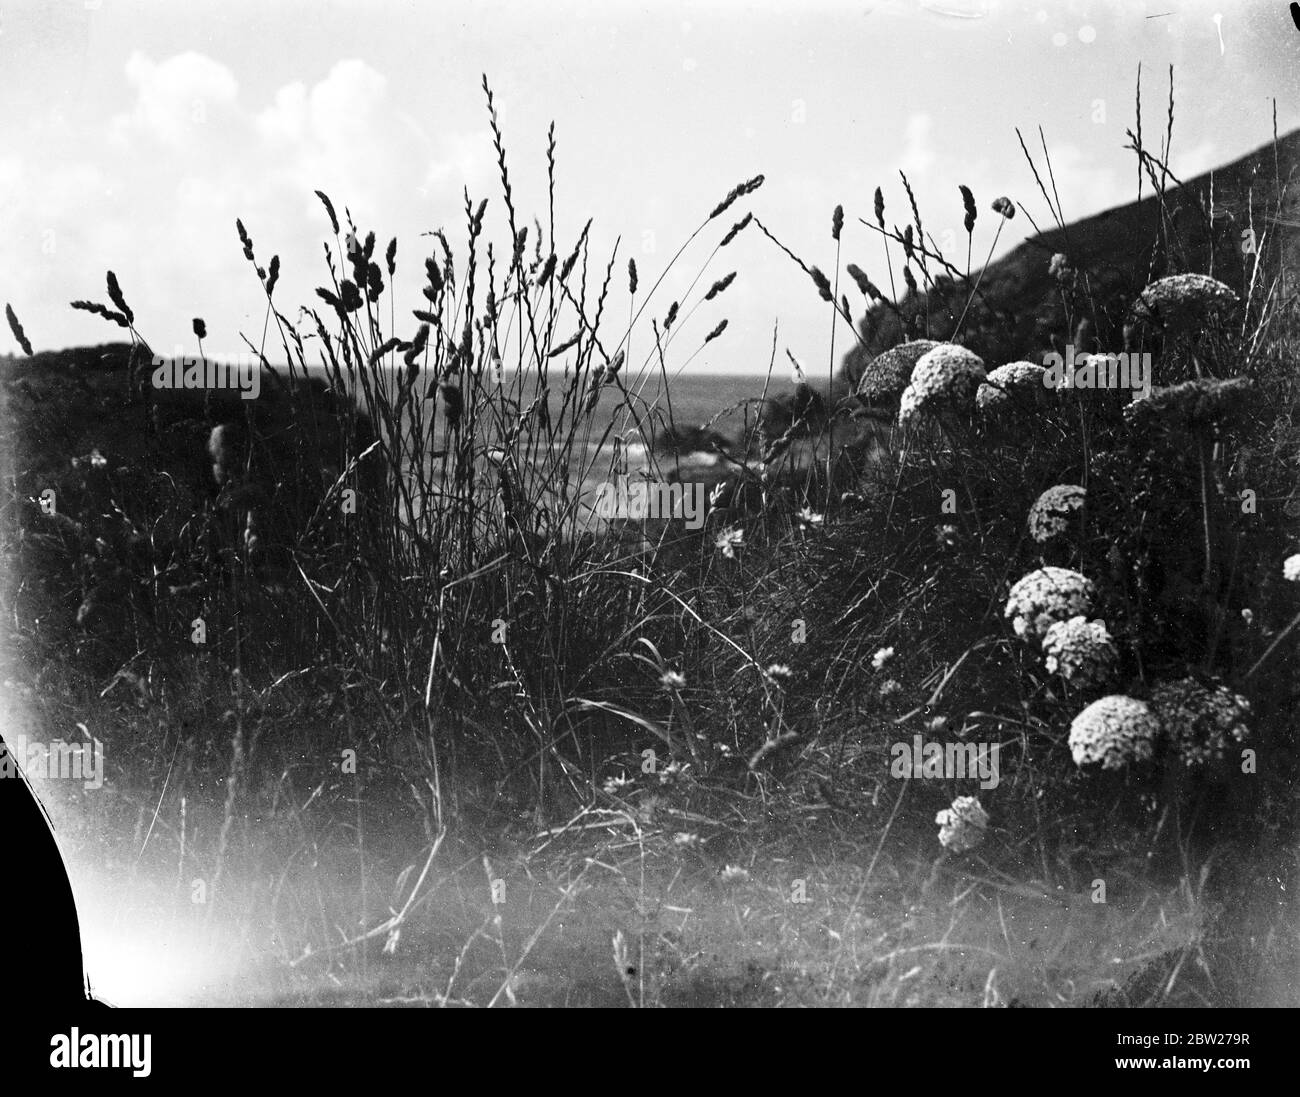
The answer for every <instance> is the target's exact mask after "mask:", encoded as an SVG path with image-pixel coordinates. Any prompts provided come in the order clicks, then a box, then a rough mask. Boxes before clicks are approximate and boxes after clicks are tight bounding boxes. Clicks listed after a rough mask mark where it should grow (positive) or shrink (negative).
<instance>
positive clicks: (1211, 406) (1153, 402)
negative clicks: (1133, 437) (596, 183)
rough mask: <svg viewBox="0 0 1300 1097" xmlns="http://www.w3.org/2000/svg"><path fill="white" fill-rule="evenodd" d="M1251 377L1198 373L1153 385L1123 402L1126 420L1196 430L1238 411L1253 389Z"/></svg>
mask: <svg viewBox="0 0 1300 1097" xmlns="http://www.w3.org/2000/svg"><path fill="white" fill-rule="evenodd" d="M1254 385H1255V383H1254V381H1252V380H1251V379H1250V378H1249V377H1230V378H1228V379H1226V380H1223V379H1220V378H1218V377H1197V378H1195V379H1194V380H1191V381H1183V382H1181V383H1180V384H1177V385H1169V386H1168V387H1167V388H1158V389H1153V390H1152V391H1151V393H1150V394H1149V395H1147V396H1139V397H1138V398H1137V399H1136V400H1133V401H1132V402H1131V403H1128V404H1125V405H1124V421H1125V422H1126V423H1128V424H1129V426H1131V427H1136V428H1139V429H1148V428H1150V427H1152V426H1160V427H1164V428H1170V429H1176V428H1180V427H1181V428H1183V429H1187V430H1195V429H1197V428H1200V427H1205V426H1211V425H1213V424H1215V423H1218V422H1221V421H1223V420H1225V419H1228V418H1229V417H1231V416H1232V415H1234V414H1236V413H1237V412H1239V411H1240V410H1241V409H1242V408H1243V407H1244V406H1245V405H1246V402H1247V401H1248V400H1249V399H1250V397H1251V395H1252V393H1253V391H1254Z"/></svg>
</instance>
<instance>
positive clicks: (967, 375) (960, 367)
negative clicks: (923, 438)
mask: <svg viewBox="0 0 1300 1097" xmlns="http://www.w3.org/2000/svg"><path fill="white" fill-rule="evenodd" d="M984 379H985V373H984V362H983V360H982V359H981V358H980V356H979V355H978V354H975V353H974V352H973V351H969V350H967V349H966V348H965V347H963V346H958V345H957V344H956V343H940V344H939V345H938V346H937V347H935V348H934V349H933V350H929V351H926V352H925V354H923V355H921V357H920V359H919V360H918V361H917V363H916V367H915V368H914V369H913V370H912V378H911V380H910V381H908V383H907V388H905V389H904V390H903V395H902V397H901V399H900V400H899V407H898V421H899V423H901V424H904V425H906V424H907V423H910V422H913V421H914V420H916V419H918V418H920V417H922V416H925V415H932V414H934V413H935V412H937V411H941V410H944V409H952V408H961V407H965V406H967V405H969V404H970V403H971V402H972V401H973V400H974V399H975V392H976V390H977V389H978V388H979V385H980V382H981V381H983V380H984Z"/></svg>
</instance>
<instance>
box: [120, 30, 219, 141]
mask: <svg viewBox="0 0 1300 1097" xmlns="http://www.w3.org/2000/svg"><path fill="white" fill-rule="evenodd" d="M126 78H127V81H128V82H129V83H130V84H132V85H133V86H134V87H135V89H136V102H135V106H134V108H133V109H132V111H131V112H130V113H129V114H125V115H119V116H118V117H117V118H115V119H114V120H113V123H112V128H113V134H114V137H115V138H116V139H117V140H118V141H120V142H123V143H126V142H129V141H130V140H131V139H132V138H133V137H134V136H136V135H138V134H143V135H146V136H148V137H152V138H154V139H156V140H158V141H161V142H162V143H164V144H167V145H183V144H185V143H187V142H189V141H191V140H193V139H194V138H195V137H197V136H200V135H205V134H206V128H207V126H208V125H209V123H211V122H214V121H217V120H219V119H224V118H228V117H229V116H230V114H231V112H232V111H233V109H234V107H235V102H236V99H237V97H238V95H239V82H238V81H237V80H236V79H235V76H234V74H233V73H232V72H231V71H230V70H229V69H228V68H226V66H225V65H223V64H221V63H220V62H217V61H214V60H212V59H211V58H210V57H205V56H204V55H203V54H201V53H195V52H193V51H189V52H186V53H181V54H177V55H176V56H175V57H171V58H168V59H167V60H166V61H162V62H159V63H155V62H154V61H152V60H150V58H148V57H147V56H145V55H144V54H143V53H140V52H139V51H137V52H135V53H133V54H131V56H130V58H129V59H128V60H127V62H126Z"/></svg>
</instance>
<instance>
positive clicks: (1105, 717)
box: [1070, 694, 1160, 769]
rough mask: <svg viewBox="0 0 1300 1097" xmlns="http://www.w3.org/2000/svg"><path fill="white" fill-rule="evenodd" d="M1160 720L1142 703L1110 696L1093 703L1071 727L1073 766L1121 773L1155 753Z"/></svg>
mask: <svg viewBox="0 0 1300 1097" xmlns="http://www.w3.org/2000/svg"><path fill="white" fill-rule="evenodd" d="M1159 734H1160V720H1159V719H1158V718H1157V716H1156V714H1155V713H1154V712H1152V711H1151V709H1150V707H1149V706H1148V705H1147V704H1146V703H1145V702H1143V701H1138V700H1135V699H1134V698H1132V697H1123V696H1120V695H1119V694H1112V695H1110V696H1109V697H1103V698H1101V700H1099V701H1094V702H1093V703H1092V704H1090V705H1089V706H1088V707H1087V708H1085V709H1084V710H1083V711H1082V712H1081V713H1079V715H1078V716H1076V717H1075V718H1074V720H1073V722H1072V723H1071V724H1070V754H1071V756H1072V757H1073V758H1074V764H1075V765H1076V766H1084V765H1093V764H1100V765H1101V768H1102V769H1123V768H1124V767H1125V766H1126V765H1128V764H1129V763H1130V762H1145V761H1147V760H1148V759H1150V758H1151V756H1152V755H1153V754H1154V753H1155V743H1156V738H1157V736H1158V735H1159Z"/></svg>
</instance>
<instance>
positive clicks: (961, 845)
mask: <svg viewBox="0 0 1300 1097" xmlns="http://www.w3.org/2000/svg"><path fill="white" fill-rule="evenodd" d="M934 821H935V822H936V823H938V824H939V844H940V845H941V846H943V848H944V849H950V850H952V851H953V852H954V853H965V852H966V851H967V850H969V849H974V848H975V847H976V846H978V845H979V844H980V843H981V842H982V841H984V834H985V832H986V831H987V830H988V825H989V816H988V812H986V811H985V810H984V807H983V805H982V804H981V803H980V802H979V799H978V798H977V797H974V796H958V797H957V799H955V800H954V801H953V802H952V806H951V807H948V808H944V809H943V811H941V812H939V814H938V815H936V816H935V817H934Z"/></svg>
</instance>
